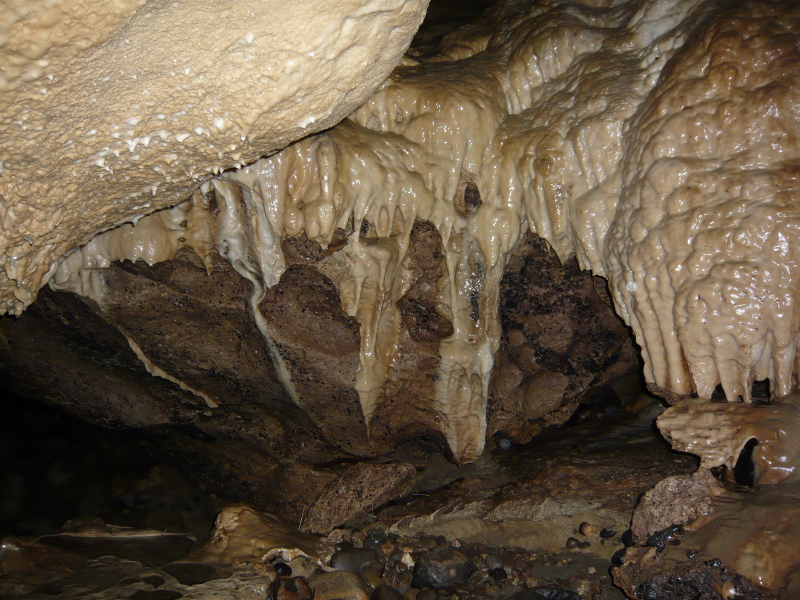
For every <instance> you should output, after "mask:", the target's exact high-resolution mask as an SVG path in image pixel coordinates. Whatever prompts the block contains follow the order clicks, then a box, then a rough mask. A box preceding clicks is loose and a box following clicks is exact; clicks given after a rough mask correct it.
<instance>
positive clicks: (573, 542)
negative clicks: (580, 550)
mask: <svg viewBox="0 0 800 600" xmlns="http://www.w3.org/2000/svg"><path fill="white" fill-rule="evenodd" d="M564 547H565V548H566V549H567V550H572V549H574V548H577V547H578V540H576V539H575V538H574V537H568V538H567V543H566V544H564Z"/></svg>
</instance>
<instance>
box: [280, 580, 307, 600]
mask: <svg viewBox="0 0 800 600" xmlns="http://www.w3.org/2000/svg"><path fill="white" fill-rule="evenodd" d="M269 597H270V599H271V600H312V599H313V598H314V594H313V593H312V592H311V586H309V585H308V581H306V579H305V577H279V578H278V579H276V580H275V581H273V582H272V585H270V586H269Z"/></svg>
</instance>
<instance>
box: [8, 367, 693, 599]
mask: <svg viewBox="0 0 800 600" xmlns="http://www.w3.org/2000/svg"><path fill="white" fill-rule="evenodd" d="M614 385H615V389H616V390H617V392H618V394H619V397H620V398H621V406H620V407H619V408H618V409H617V407H616V406H615V407H613V409H615V410H614V411H613V414H603V413H604V412H611V411H610V410H609V409H608V407H600V409H599V410H597V407H592V406H583V407H582V409H581V410H579V412H578V413H576V416H575V417H573V419H572V420H571V422H570V423H568V424H567V425H565V426H562V427H558V428H551V429H549V430H546V431H545V432H543V433H542V434H541V435H540V436H538V437H537V438H536V439H535V440H534V441H533V442H531V443H530V444H526V445H513V444H510V443H509V442H508V441H507V440H505V439H504V438H503V436H502V435H498V436H496V437H495V440H494V441H495V442H496V443H495V444H493V447H491V448H488V449H487V451H486V452H485V453H484V454H483V456H482V457H481V458H480V459H479V460H478V461H476V462H475V463H472V464H470V465H465V466H462V467H458V466H456V465H454V464H452V463H450V462H448V461H447V460H445V459H444V457H442V456H441V454H438V453H435V452H431V451H430V450H431V448H432V446H431V445H428V444H426V443H425V442H413V443H408V444H406V445H404V446H402V447H401V448H400V449H398V451H397V452H396V453H395V456H393V458H397V459H400V460H404V461H406V462H410V463H412V464H414V465H415V466H416V467H417V472H418V476H417V481H416V485H415V488H414V490H413V492H412V494H411V495H410V496H409V497H407V498H404V499H401V500H398V501H395V502H392V503H390V504H389V505H387V506H383V507H379V508H377V509H376V510H374V511H372V512H370V513H368V514H365V515H362V516H361V517H359V518H356V519H353V520H351V521H349V522H347V523H346V524H345V525H344V526H343V527H340V528H337V529H336V530H334V531H333V532H332V533H331V534H330V535H329V536H328V537H327V538H326V539H324V540H323V544H322V546H323V547H325V546H326V545H327V547H328V549H329V552H328V553H327V555H325V556H324V557H323V558H321V559H320V560H319V561H317V563H316V565H317V566H315V565H314V563H313V562H310V561H308V560H307V559H304V558H302V557H300V558H295V559H294V560H293V561H290V562H289V565H290V566H291V567H292V568H293V569H294V571H295V574H296V575H298V574H299V575H308V576H312V574H313V572H314V571H319V570H320V569H319V565H321V564H326V561H329V560H330V556H331V554H333V553H334V552H335V550H336V549H337V548H338V549H339V550H340V551H341V550H342V549H343V548H344V549H346V548H349V547H350V545H353V546H355V547H359V546H366V547H371V548H373V549H374V550H375V551H376V552H377V555H378V557H379V559H380V561H381V562H382V563H384V564H385V569H384V570H382V571H381V574H380V575H379V576H380V577H381V580H382V581H383V582H386V583H389V584H390V585H392V586H393V587H394V588H395V589H397V590H399V591H400V592H401V593H404V596H405V598H406V600H417V595H418V594H417V593H416V590H415V589H414V588H413V587H410V586H411V578H412V570H410V569H409V564H413V563H414V562H415V561H416V560H418V559H419V558H420V556H421V555H422V554H423V553H424V552H426V551H428V550H430V549H431V548H435V547H438V546H443V545H446V546H450V547H455V548H457V549H458V551H459V552H461V553H462V554H463V555H464V556H466V557H467V558H468V559H469V561H470V562H471V563H472V564H473V565H474V566H475V567H476V571H475V573H474V574H473V575H472V576H471V577H470V578H469V580H468V581H467V582H466V583H462V584H457V585H452V586H449V587H446V588H445V589H443V590H440V591H439V592H438V594H433V595H432V596H433V598H437V597H438V598H445V597H449V598H453V599H454V600H455V599H458V600H479V599H482V598H485V599H487V600H489V599H496V598H508V597H510V596H512V595H513V594H515V593H517V592H520V591H522V590H524V589H528V590H540V591H541V590H544V591H542V592H541V593H542V594H551V595H549V596H548V595H543V596H536V595H535V592H529V598H528V599H527V600H538V598H540V597H541V598H550V597H552V598H562V597H563V598H565V599H569V598H592V599H596V600H600V599H602V600H611V599H619V598H623V597H624V596H623V594H622V592H620V591H619V590H618V589H617V588H615V587H614V586H613V584H612V583H611V578H610V575H609V569H610V567H611V559H612V556H613V555H614V554H615V553H616V552H617V551H619V550H620V549H621V548H623V547H624V544H623V542H622V537H623V534H624V532H625V531H626V530H627V528H628V526H629V522H630V515H631V512H632V510H633V507H634V506H635V504H636V501H637V498H638V496H639V495H640V494H641V493H643V492H645V491H646V490H648V489H650V488H651V487H652V486H653V485H655V483H657V482H658V481H660V480H661V479H663V478H665V477H667V476H669V475H673V474H683V473H690V472H692V471H694V470H695V469H696V466H697V462H696V460H695V459H694V458H693V457H691V456H688V455H684V454H679V453H676V452H673V451H671V450H669V448H668V447H667V445H666V443H665V442H663V440H661V439H660V437H659V436H658V434H657V432H656V431H655V428H654V427H653V425H652V423H653V420H654V419H655V417H656V416H657V414H658V413H659V412H660V411H661V410H663V407H662V406H661V404H660V403H659V402H658V401H657V400H655V399H653V398H650V397H647V396H645V395H644V394H642V393H641V391H640V388H638V387H637V386H636V383H635V381H632V380H631V379H630V378H629V379H628V380H625V379H623V380H620V381H618V382H616V383H615V384H614ZM39 427H40V429H41V430H42V431H43V434H47V433H48V432H47V427H46V426H45V425H40V426H39ZM6 433H7V432H6ZM59 443H60V444H61V445H62V446H64V445H65V444H66V442H52V441H51V442H50V445H51V446H52V447H53V449H56V450H58V448H56V446H59ZM12 445H13V444H12V443H11V442H7V443H6V448H5V450H4V452H5V454H6V456H4V458H5V459H6V461H7V462H6V465H8V464H9V461H10V460H11V458H12V457H11V455H12V454H13V452H14V451H13V449H11V446H12ZM64 447H66V446H64ZM24 450H25V448H24V444H22V443H21V442H20V443H18V444H17V446H16V451H18V452H23V451H24ZM65 452H66V451H65V450H64V449H63V448H62V449H61V450H59V454H60V456H61V460H60V462H58V463H57V464H56V465H55V466H54V463H53V462H51V463H50V464H49V466H48V468H47V470H46V471H45V474H44V475H43V476H41V477H39V479H42V481H40V482H39V483H38V484H36V483H35V482H34V481H32V480H31V477H32V476H31V475H30V473H31V472H32V471H34V470H35V469H34V465H33V464H32V461H33V460H34V459H32V458H31V457H30V456H29V457H28V459H27V461H28V462H27V467H26V468H27V471H26V472H24V473H22V472H10V471H9V468H8V466H6V467H5V469H6V471H5V472H4V473H3V474H2V477H3V478H4V482H5V483H6V487H5V494H6V497H5V500H4V505H3V506H4V507H5V508H4V510H5V513H4V514H5V519H4V521H3V522H2V529H3V531H2V533H3V534H6V537H5V538H3V544H4V545H3V547H2V549H0V597H3V598H5V597H14V598H27V599H37V600H44V599H45V598H64V599H66V598H77V597H81V598H98V599H99V598H136V599H137V600H159V599H166V598H179V597H187V598H206V597H208V598H211V597H226V598H259V599H261V598H264V597H265V596H266V594H267V593H268V588H269V584H270V582H271V581H272V579H273V578H274V573H275V571H274V568H273V566H271V565H269V564H266V565H265V564H247V563H246V562H245V563H243V564H239V565H237V566H232V565H230V564H228V565H205V566H199V567H186V566H180V565H186V564H193V563H191V562H190V563H185V562H184V563H175V562H174V561H176V560H179V559H184V560H186V556H187V554H188V553H189V551H190V548H191V547H192V544H193V542H194V540H201V541H202V539H203V538H204V537H205V535H207V531H208V530H209V529H210V527H211V524H212V521H213V515H214V514H215V512H216V510H218V509H219V508H220V506H221V505H222V502H221V501H220V500H219V499H217V498H215V497H212V496H209V495H207V494H205V493H204V492H202V490H199V489H197V488H195V487H194V486H192V485H191V484H190V483H188V482H187V481H186V480H185V479H184V478H183V477H181V475H180V474H178V473H177V472H175V471H173V470H171V469H168V468H165V467H160V466H156V467H154V468H151V469H150V470H149V471H147V472H145V473H143V472H138V475H137V472H136V470H135V469H133V468H132V467H126V468H125V469H122V468H119V467H118V469H119V470H118V471H117V472H116V473H114V474H111V475H109V477H110V479H109V481H107V482H105V483H100V482H99V481H97V480H96V481H95V483H94V485H93V486H84V483H85V481H84V480H82V479H81V475H80V473H82V472H83V473H85V472H87V471H90V470H95V471H96V470H97V469H98V468H99V467H98V465H100V466H102V465H103V464H104V463H103V459H102V457H101V456H94V455H91V454H89V455H80V454H79V455H76V456H74V457H72V460H71V461H69V460H65V457H67V455H66V454H65ZM73 452H75V451H73ZM52 455H53V453H52V452H50V456H51V457H52ZM68 464H69V465H73V466H72V467H69V468H67V467H66V466H65V465H68ZM76 464H78V465H82V466H81V467H75V466H74V465H76ZM106 466H108V465H106ZM56 467H58V468H56ZM59 469H60V470H59ZM59 473H60V475H59ZM93 476H94V477H96V476H97V473H94V474H93ZM59 482H60V485H61V487H60V488H59V486H58V485H56V484H58V483H59ZM13 490H16V492H15V493H16V494H17V496H18V498H17V505H16V506H13V505H12V502H11V501H10V500H9V496H10V491H13ZM81 490H82V491H81ZM32 491H35V492H36V498H37V500H36V503H34V504H36V506H38V507H39V510H40V512H41V511H43V510H46V501H47V497H48V494H49V496H50V498H51V500H52V501H53V505H54V506H55V507H56V508H57V510H54V511H53V512H54V514H56V515H57V516H56V517H53V518H61V517H64V516H65V515H68V517H69V518H75V517H78V519H77V520H73V521H72V522H71V523H70V524H68V526H67V527H66V530H65V529H64V528H61V529H60V533H58V532H57V530H56V527H57V526H54V525H53V524H52V523H48V522H46V520H45V519H42V517H36V516H35V515H34V512H35V511H32V510H31V509H32V506H33V505H32V504H31V503H32V502H33V501H32V499H31V496H30V492H32ZM66 497H69V498H70V501H69V502H66V503H65V502H64V499H65V498H66ZM37 503H38V504H37ZM14 510H16V513H15V514H17V523H16V524H14V523H12V521H13V520H14V518H13V516H12V517H9V514H10V513H13V512H14ZM69 511H72V514H69ZM89 514H91V515H94V516H95V517H99V519H92V518H90V517H88V516H87V515H89ZM37 519H38V520H37ZM105 524H109V525H124V526H128V527H133V528H134V529H133V530H124V531H122V530H113V531H109V528H108V526H106V525H105ZM70 530H76V531H77V530H80V531H82V532H83V533H82V536H83V537H80V538H78V537H74V536H73V537H70ZM142 530H150V533H149V534H147V535H145V534H142V533H141V531H142ZM155 530H157V531H159V532H160V535H158V534H155V533H154V531H155ZM87 532H89V533H88V535H87ZM92 532H94V533H92ZM137 532H139V533H137ZM35 537H38V538H39V539H38V541H35ZM336 544H338V546H336ZM56 546H58V548H56ZM322 555H324V553H322ZM322 555H321V556H322ZM284 558H285V559H286V560H288V559H289V558H292V556H284ZM255 562H256V563H258V562H260V561H258V560H256V561H255ZM176 564H178V565H179V567H175V566H174V565H176ZM326 566H327V564H326ZM192 568H195V569H200V574H199V575H198V573H197V572H195V571H192ZM186 569H189V571H188V573H189V575H186V572H187V571H186ZM498 569H499V570H498ZM362 579H364V580H365V584H366V585H367V591H371V589H372V588H373V587H375V584H376V583H377V582H378V581H377V580H375V578H374V576H373V578H372V580H371V581H370V580H369V579H368V578H365V577H364V575H363V573H362ZM312 581H313V579H312ZM547 590H551V591H550V592H548V591H547ZM559 590H561V592H559ZM568 591H572V592H574V593H576V594H577V595H574V596H571V595H566V594H567V592H568ZM429 592H430V590H429ZM559 593H560V594H562V595H552V594H559ZM419 594H422V592H420V593H419ZM530 594H534V595H530ZM428 595H429V596H430V595H431V594H430V593H429V594H428ZM318 596H319V595H318ZM359 597H360V596H358V595H357V594H356V595H355V596H353V599H354V600H355V599H356V598H359ZM280 600H286V599H283V598H282V599H280ZM291 600H302V598H293V599H291ZM345 600H349V599H345ZM362 600H363V598H362Z"/></svg>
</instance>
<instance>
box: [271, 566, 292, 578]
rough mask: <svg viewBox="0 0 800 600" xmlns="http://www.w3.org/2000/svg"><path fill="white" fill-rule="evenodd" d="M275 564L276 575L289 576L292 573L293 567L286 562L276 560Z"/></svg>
mask: <svg viewBox="0 0 800 600" xmlns="http://www.w3.org/2000/svg"><path fill="white" fill-rule="evenodd" d="M273 566H274V567H275V575H277V576H278V577H289V576H291V574H292V567H290V566H289V565H287V564H286V563H285V562H276V563H275V564H274V565H273Z"/></svg>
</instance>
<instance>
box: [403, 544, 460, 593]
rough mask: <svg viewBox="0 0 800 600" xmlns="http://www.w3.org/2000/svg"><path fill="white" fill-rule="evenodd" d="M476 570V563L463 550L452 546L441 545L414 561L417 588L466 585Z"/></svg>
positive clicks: (442, 587) (413, 582)
mask: <svg viewBox="0 0 800 600" xmlns="http://www.w3.org/2000/svg"><path fill="white" fill-rule="evenodd" d="M474 572H475V565H473V564H472V562H471V561H470V560H469V558H467V557H466V556H464V555H463V554H462V553H461V552H459V551H458V550H456V549H455V548H452V547H450V546H440V547H438V548H434V549H432V550H429V551H428V552H424V553H423V554H422V555H421V556H420V557H419V558H418V559H417V561H416V562H415V563H414V578H413V579H412V581H411V585H413V586H414V587H416V588H426V587H429V588H434V589H446V588H452V587H454V586H456V585H464V584H465V583H466V582H467V579H469V578H470V576H471V575H472V574H473V573H474Z"/></svg>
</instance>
